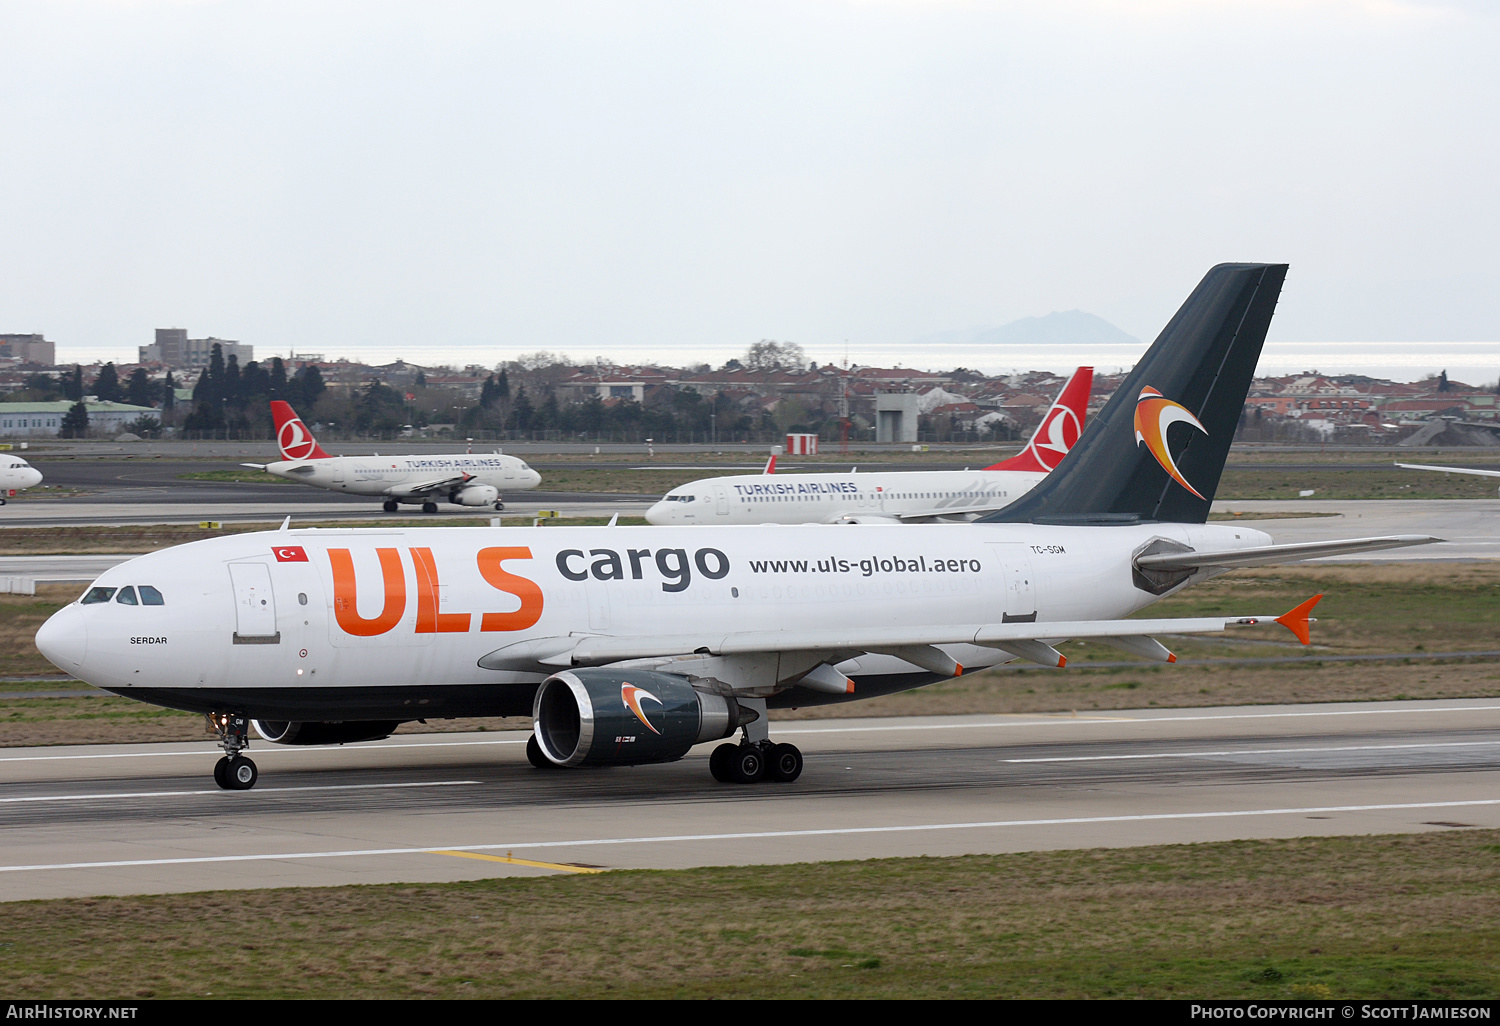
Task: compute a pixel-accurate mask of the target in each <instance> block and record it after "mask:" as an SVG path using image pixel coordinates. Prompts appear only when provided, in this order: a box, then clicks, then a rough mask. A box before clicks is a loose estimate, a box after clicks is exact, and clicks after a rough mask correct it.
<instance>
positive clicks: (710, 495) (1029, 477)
mask: <svg viewBox="0 0 1500 1026" xmlns="http://www.w3.org/2000/svg"><path fill="white" fill-rule="evenodd" d="M1046 476H1047V475H1046V474H1041V473H1036V474H1033V473H1027V472H1024V471H1015V470H962V471H958V470H928V471H903V472H897V473H879V472H877V473H868V474H738V475H735V476H733V477H709V478H703V479H702V480H699V481H693V482H690V483H688V484H685V485H680V486H679V487H677V488H673V489H672V490H671V491H670V492H668V493H667V494H666V495H665V496H663V497H662V498H661V500H660V501H658V502H657V503H656V504H655V505H654V506H652V507H651V508H650V509H648V510H647V511H646V520H647V521H648V522H650V523H652V524H660V525H663V526H665V525H667V524H831V523H834V522H835V521H837V520H839V519H841V518H843V517H849V516H863V517H879V516H889V517H894V516H895V515H897V514H901V513H923V512H927V511H932V512H933V513H935V514H940V513H941V512H942V511H943V510H945V509H952V510H963V509H974V508H976V507H990V508H995V509H998V508H999V507H1001V506H1005V505H1008V504H1010V503H1012V502H1014V501H1015V500H1016V499H1018V498H1020V497H1021V496H1022V495H1024V494H1025V493H1026V492H1028V491H1030V490H1031V489H1032V488H1035V487H1036V485H1037V484H1038V482H1040V481H1041V480H1042V479H1043V478H1045V477H1046Z"/></svg>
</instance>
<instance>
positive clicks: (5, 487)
mask: <svg viewBox="0 0 1500 1026" xmlns="http://www.w3.org/2000/svg"><path fill="white" fill-rule="evenodd" d="M41 483H42V472H41V471H40V470H37V469H36V468H35V467H33V466H32V465H31V464H30V463H27V462H26V461H25V460H23V459H21V458H20V457H19V456H3V455H0V495H5V494H14V493H15V492H19V491H22V490H23V489H26V488H33V487H35V486H37V485H39V484H41Z"/></svg>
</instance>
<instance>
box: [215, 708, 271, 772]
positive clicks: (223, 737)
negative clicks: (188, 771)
mask: <svg viewBox="0 0 1500 1026" xmlns="http://www.w3.org/2000/svg"><path fill="white" fill-rule="evenodd" d="M208 727H209V729H210V730H212V731H213V732H214V733H215V734H217V735H218V736H219V747H221V748H223V749H224V758H222V759H220V760H219V761H218V762H216V763H214V783H216V784H218V785H219V786H220V787H222V788H223V789H224V790H226V791H248V790H250V789H251V788H252V787H254V786H255V782H256V781H257V780H259V779H260V771H259V770H257V769H256V768H255V763H253V762H251V761H250V760H249V759H247V758H246V757H245V756H243V755H241V754H240V752H242V751H244V750H245V748H246V747H248V746H249V744H250V721H249V719H247V718H246V717H244V716H241V715H239V714H238V713H209V714H208Z"/></svg>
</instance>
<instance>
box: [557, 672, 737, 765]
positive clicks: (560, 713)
mask: <svg viewBox="0 0 1500 1026" xmlns="http://www.w3.org/2000/svg"><path fill="white" fill-rule="evenodd" d="M758 715H759V714H758V713H756V712H755V711H754V710H752V709H745V708H742V707H741V706H740V704H739V703H738V702H736V701H735V700H734V699H732V698H726V697H724V696H722V695H715V694H710V693H707V692H703V691H699V690H697V689H696V688H694V687H693V686H692V685H691V684H689V683H688V682H687V678H685V677H679V676H674V675H672V674H668V673H656V672H654V671H651V670H613V669H579V670H564V671H562V672H561V673H555V674H553V675H552V676H550V677H548V678H547V679H546V680H544V681H542V686H541V687H539V688H537V692H536V700H535V702H534V704H533V706H532V717H533V718H534V720H535V728H534V737H535V738H536V741H537V745H538V747H540V748H541V750H542V754H543V755H545V756H546V758H547V759H548V760H549V761H550V762H553V763H555V764H556V765H558V766H631V765H635V764H637V763H644V762H671V761H672V760H673V759H680V758H682V756H684V755H686V754H687V751H688V749H689V748H692V747H693V746H694V745H696V744H700V743H702V742H704V741H714V740H717V739H718V738H721V737H728V736H729V735H730V734H733V733H734V732H735V731H736V730H738V729H739V728H740V726H741V725H742V724H745V723H748V722H750V721H751V720H754V719H755V718H756V717H757V716H758Z"/></svg>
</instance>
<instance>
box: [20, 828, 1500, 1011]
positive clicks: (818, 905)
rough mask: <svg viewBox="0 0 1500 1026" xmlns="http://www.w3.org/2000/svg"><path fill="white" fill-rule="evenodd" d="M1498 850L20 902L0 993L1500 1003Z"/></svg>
mask: <svg viewBox="0 0 1500 1026" xmlns="http://www.w3.org/2000/svg"><path fill="white" fill-rule="evenodd" d="M1497 840H1500V832H1497V831H1493V830H1483V831H1481V830H1445V831H1440V832H1434V833H1424V834H1406V835H1393V836H1378V837H1335V838H1304V839H1299V840H1276V841H1236V842H1224V843H1216V844H1199V845H1175V846H1159V847H1149V848H1128V849H1097V850H1091V851H1061V852H1031V853H1021V854H1010V855H982V856H981V855H976V856H967V857H961V858H918V859H888V860H872V861H868V862H843V863H821V864H807V865H790V866H766V867H726V868H710V869H696V870H682V871H671V872H665V871H664V872H643V871H632V872H615V873H605V874H602V875H596V876H568V877H548V878H515V877H512V878H501V879H494V880H486V881H480V882H474V883H462V884H449V885H383V886H362V887H339V888H306V889H296V890H258V891H236V892H213V893H203V894H187V895H166V896H155V897H132V898H91V899H64V900H57V901H45V902H24V903H13V904H9V905H7V906H5V917H4V920H3V923H4V925H3V927H0V977H3V978H4V979H5V980H6V982H7V984H8V986H7V992H8V994H9V995H10V996H11V997H12V998H15V999H35V998H79V997H91V998H116V999H131V998H175V997H202V996H208V995H212V996H213V997H222V998H235V997H255V998H286V997H327V998H340V997H375V998H379V997H400V998H412V997H475V998H501V997H507V998H558V997H578V996H590V997H599V998H608V997H683V998H705V997H720V998H724V997H822V998H830V997H849V998H856V997H857V998H870V997H928V998H931V997H964V998H1018V997H1033V998H1034V997H1065V998H1066V997H1094V998H1098V997H1114V998H1173V997H1176V998H1186V997H1195V998H1255V999H1258V1000H1280V999H1294V998H1309V997H1315V998H1339V999H1347V998H1366V999H1377V998H1387V999H1401V1000H1417V999H1435V998H1436V999H1470V1000H1489V999H1492V998H1493V996H1494V994H1495V993H1496V992H1497V990H1500V925H1497V924H1500V844H1497V843H1496V842H1497ZM427 857H432V858H439V857H441V856H427ZM225 923H232V924H233V928H232V929H226V928H225V926H224V924H225Z"/></svg>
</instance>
